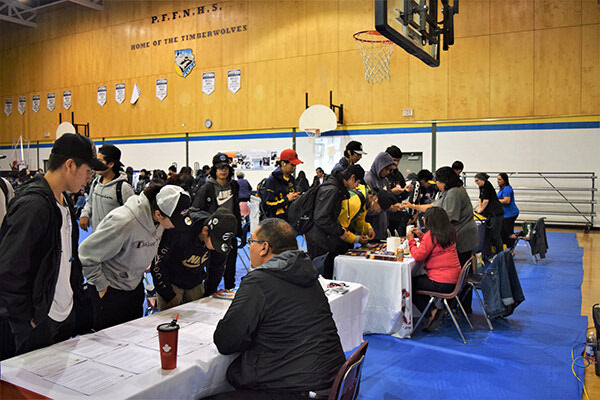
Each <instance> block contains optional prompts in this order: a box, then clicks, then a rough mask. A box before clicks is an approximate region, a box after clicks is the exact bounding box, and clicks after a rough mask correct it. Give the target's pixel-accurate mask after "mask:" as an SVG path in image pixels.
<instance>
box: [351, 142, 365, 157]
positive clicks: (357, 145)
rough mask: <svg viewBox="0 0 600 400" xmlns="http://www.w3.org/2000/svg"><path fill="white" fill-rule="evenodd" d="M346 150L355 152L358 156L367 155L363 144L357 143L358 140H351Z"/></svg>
mask: <svg viewBox="0 0 600 400" xmlns="http://www.w3.org/2000/svg"><path fill="white" fill-rule="evenodd" d="M346 150H348V151H353V152H355V153H356V154H362V155H365V154H367V153H365V152H364V151H363V147H362V143H361V142H357V141H356V140H351V141H350V142H348V144H347V145H346Z"/></svg>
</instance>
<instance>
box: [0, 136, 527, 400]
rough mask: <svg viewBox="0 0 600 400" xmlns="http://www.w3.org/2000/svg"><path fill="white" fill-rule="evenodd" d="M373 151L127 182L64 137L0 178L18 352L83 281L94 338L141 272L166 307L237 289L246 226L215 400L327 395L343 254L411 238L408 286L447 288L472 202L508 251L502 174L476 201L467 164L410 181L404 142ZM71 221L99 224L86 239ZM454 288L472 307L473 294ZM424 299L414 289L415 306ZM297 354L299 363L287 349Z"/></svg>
mask: <svg viewBox="0 0 600 400" xmlns="http://www.w3.org/2000/svg"><path fill="white" fill-rule="evenodd" d="M366 154H367V153H366V152H365V151H364V149H363V145H362V144H361V143H360V142H358V141H354V140H353V141H350V142H349V143H348V144H347V145H346V147H345V149H344V154H343V157H342V158H341V159H340V160H339V162H338V163H337V164H336V165H335V166H334V167H333V169H332V171H331V172H330V173H329V174H327V173H326V172H325V171H324V170H323V168H321V167H318V168H316V170H315V176H314V178H313V179H312V183H309V179H308V178H307V177H306V174H305V172H304V171H300V172H299V173H298V174H297V176H296V169H297V167H298V166H299V165H301V164H302V163H303V162H302V161H301V159H300V158H299V155H298V154H297V152H296V151H295V150H293V149H284V150H283V151H281V153H280V156H279V159H278V161H277V167H276V168H275V170H274V171H273V172H272V173H271V174H270V175H269V176H268V177H266V179H265V180H264V182H261V184H259V187H257V188H256V190H254V188H252V186H251V184H250V183H249V182H248V180H246V179H245V175H244V173H243V172H241V171H238V172H237V174H235V170H234V167H233V164H232V160H231V159H230V158H229V157H228V156H227V154H225V153H217V154H216V155H214V157H213V158H212V165H211V166H209V165H205V166H204V167H203V168H202V169H201V170H198V171H197V172H196V174H194V173H193V171H192V170H191V168H189V167H183V168H181V169H180V171H179V172H177V170H176V168H175V167H174V166H171V167H169V168H168V170H167V171H166V172H165V171H162V170H154V171H152V172H149V171H148V170H146V169H142V170H141V171H140V173H139V176H138V179H137V182H133V169H132V168H131V167H128V168H127V169H126V170H124V165H123V163H122V162H121V151H120V150H119V149H118V148H117V147H116V146H114V145H111V144H105V145H103V146H102V147H100V148H99V150H98V153H97V154H96V151H95V146H94V144H93V142H92V141H91V140H90V139H88V138H86V137H84V136H81V135H77V134H64V135H63V136H61V137H60V138H59V139H57V140H56V142H55V143H54V146H53V148H52V151H51V155H50V159H49V163H48V171H47V172H46V173H43V172H39V171H38V172H36V174H35V175H34V176H31V174H29V172H28V170H23V171H25V172H24V173H23V174H21V173H19V174H17V176H16V178H15V179H13V180H9V179H4V178H2V179H0V189H2V190H1V191H0V196H4V198H2V199H0V222H2V226H1V229H0V254H2V255H3V261H2V263H0V317H2V318H3V319H4V320H6V321H8V323H9V324H10V327H11V330H12V332H13V334H14V338H15V345H16V351H17V354H22V353H24V352H27V351H31V350H34V349H37V348H40V347H44V346H48V345H50V344H52V343H56V342H58V341H61V340H65V339H67V338H69V337H70V336H71V335H72V334H73V332H74V330H73V329H74V324H75V311H74V310H75V307H76V305H77V304H78V302H80V301H81V298H82V296H83V291H82V287H83V279H84V278H85V280H86V281H87V284H88V294H89V295H90V297H91V300H92V303H93V315H94V316H93V329H94V330H96V331H97V330H101V329H105V328H107V327H110V326H113V325H116V324H120V323H123V322H126V321H129V320H132V319H135V318H138V317H141V316H142V315H143V303H144V299H145V292H144V285H143V279H144V277H145V274H146V273H147V272H150V273H151V275H152V278H153V281H154V284H155V287H156V291H157V304H158V309H159V310H161V311H162V310H165V309H168V308H171V307H175V306H178V305H180V304H183V303H186V302H189V301H194V300H198V299H200V298H202V297H205V296H208V295H211V294H213V293H214V292H215V291H217V288H218V287H219V284H220V283H221V281H222V280H223V281H224V287H225V289H227V290H232V289H234V288H235V285H236V283H235V282H236V280H235V273H236V261H237V251H238V240H237V238H240V239H242V240H241V243H245V242H246V238H243V236H245V235H247V234H248V233H250V238H249V239H247V242H248V244H249V252H250V263H251V266H252V270H251V271H250V272H249V273H248V274H247V275H246V276H245V277H244V279H243V280H242V283H241V285H240V287H239V289H238V290H237V293H236V296H235V299H234V301H233V303H232V305H231V307H230V308H229V310H228V311H227V313H226V315H225V317H224V318H223V319H222V320H221V321H220V322H219V324H218V326H217V329H216V331H215V334H214V341H215V344H216V346H217V348H218V349H219V351H220V352H221V353H223V354H233V353H240V355H239V356H238V357H237V358H236V359H235V361H233V362H232V364H231V365H230V367H229V370H228V372H227V377H228V380H229V382H230V383H231V384H232V385H233V386H234V387H235V388H236V389H237V391H236V392H235V393H234V394H232V393H229V394H222V395H219V396H216V397H214V398H215V399H226V398H253V397H252V396H254V395H257V393H262V394H265V393H269V394H270V395H283V394H285V395H286V396H287V395H289V396H290V398H296V397H295V396H300V397H302V396H304V397H306V396H308V395H309V394H311V396H312V395H315V396H319V395H323V394H324V393H326V392H327V390H328V388H329V387H330V386H331V384H332V382H333V379H334V377H335V374H336V372H337V370H338V369H339V367H340V366H341V365H342V364H343V362H344V360H345V358H344V354H343V351H342V349H341V345H340V342H339V338H338V336H337V332H336V328H335V324H334V323H333V319H332V316H331V311H330V310H329V306H328V303H327V299H326V297H325V296H324V294H323V291H322V290H321V289H320V284H319V282H318V280H317V277H318V274H319V273H320V274H322V275H323V276H324V277H325V278H329V279H331V278H332V276H333V269H334V259H335V257H337V256H338V255H341V254H344V253H346V252H347V251H348V250H349V249H352V248H353V247H355V246H360V245H367V244H368V243H370V242H378V241H381V240H385V239H386V238H387V237H388V236H405V235H406V237H407V239H408V243H409V246H410V250H411V253H412V254H413V256H414V258H415V259H416V260H418V261H422V262H423V264H424V269H423V271H424V273H423V274H421V275H417V276H415V277H413V282H412V285H413V291H416V290H419V289H424V290H435V291H440V292H451V291H452V290H453V289H454V287H455V284H456V281H457V279H458V276H459V273H460V269H461V266H462V265H464V264H465V263H466V262H467V261H468V260H469V259H470V258H471V256H472V254H473V252H474V250H475V249H476V248H477V247H478V246H480V242H481V240H480V237H479V230H478V227H477V225H476V223H475V220H474V218H473V216H474V211H475V212H477V213H478V214H480V215H482V216H483V218H484V219H485V222H484V224H485V226H486V229H485V232H486V234H485V235H484V236H485V239H486V240H483V256H484V258H485V259H486V260H487V259H490V258H492V257H493V256H494V255H495V254H497V253H498V252H500V251H502V250H503V247H504V246H507V247H511V246H513V244H514V235H513V230H514V224H515V219H516V218H517V216H518V214H519V210H518V208H517V206H516V204H515V196H514V191H513V190H512V187H511V186H510V184H509V178H508V176H507V174H505V173H501V174H499V175H498V177H497V182H498V186H499V188H500V190H499V191H498V192H497V193H496V191H495V190H494V187H493V185H492V184H491V182H490V181H489V178H490V177H489V175H487V174H486V173H478V174H477V175H476V176H475V180H474V183H475V184H477V186H478V187H479V188H480V195H479V199H478V204H477V206H476V208H475V210H474V209H473V206H472V202H471V199H470V198H469V195H468V194H467V191H466V190H465V187H464V181H463V179H462V178H461V174H462V170H463V169H464V166H463V164H462V163H461V162H460V161H456V162H455V163H454V164H452V166H444V167H441V168H439V169H437V170H436V171H435V173H432V172H431V171H429V170H426V169H423V170H421V171H418V172H417V173H409V174H408V175H407V176H406V177H405V176H404V175H403V173H402V171H400V170H399V168H398V165H399V162H400V160H401V158H402V151H401V150H400V148H399V147H398V146H395V145H391V146H389V147H387V148H386V149H385V150H384V151H381V152H379V153H378V154H377V155H376V156H375V157H374V161H373V163H372V164H371V165H370V166H369V167H368V168H363V167H362V166H361V165H360V161H361V159H362V157H363V156H364V155H366ZM94 172H95V174H94ZM407 172H408V171H407ZM236 178H237V179H236ZM252 195H257V196H258V197H259V198H260V212H261V222H260V224H259V226H258V227H256V229H254V228H255V227H253V232H249V231H248V229H247V227H248V225H247V223H248V221H247V220H246V218H247V215H248V205H247V203H248V201H250V199H251V196H252ZM299 199H304V200H307V201H304V200H302V201H300V200H299ZM308 200H310V201H308ZM296 202H297V203H296ZM294 204H296V205H299V204H308V205H309V206H308V207H310V209H309V212H308V219H309V220H308V221H306V222H308V225H305V226H306V231H305V232H301V233H303V234H304V236H305V238H306V246H307V252H303V251H302V250H299V249H298V244H297V239H296V236H297V234H298V232H296V231H295V230H294V228H293V226H297V225H295V224H296V223H297V221H294V220H293V218H295V217H294V215H295V214H293V213H291V212H290V210H291V207H292V208H293V207H294V206H293V205H294ZM304 215H307V214H306V213H305V214H304ZM290 219H292V220H290ZM407 226H413V227H414V228H411V229H408V230H407ZM78 227H80V228H81V229H83V230H84V231H89V232H90V235H89V236H88V237H87V238H86V239H85V240H83V242H82V243H81V244H79V229H78ZM244 228H246V229H244ZM417 239H418V240H417ZM461 297H462V298H463V300H464V301H463V304H464V305H465V309H466V310H467V312H468V311H470V303H471V301H470V300H471V299H470V297H471V292H470V291H468V290H465V291H464V292H463V293H462V294H461ZM426 304H427V299H426V298H423V297H420V296H415V297H414V305H415V306H416V307H417V308H418V309H420V310H421V311H423V310H424V309H425V306H426ZM442 316H443V310H441V309H437V308H435V307H434V308H433V309H432V310H431V312H430V315H428V316H427V317H428V324H427V327H426V329H429V330H431V329H435V327H436V324H438V323H439V321H440V320H441V318H442ZM290 318H293V320H294V321H293V324H292V323H291V321H289V319H290ZM293 326H296V327H299V329H292V328H291V327H293ZM290 353H293V354H295V357H294V358H289V357H286V356H285V355H286V354H290ZM251 369H253V371H254V372H250V370H251ZM252 393H254V394H252ZM300 397H298V398H300ZM257 398H258V397H257ZM317 398H318V397H317Z"/></svg>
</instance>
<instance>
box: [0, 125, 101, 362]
mask: <svg viewBox="0 0 600 400" xmlns="http://www.w3.org/2000/svg"><path fill="white" fill-rule="evenodd" d="M107 168H108V167H107V166H106V165H105V164H103V163H102V162H100V161H99V160H98V159H97V158H96V147H95V146H94V143H93V142H92V141H91V140H90V139H88V138H87V137H85V136H82V135H78V134H72V133H66V134H64V135H62V136H61V137H60V138H58V139H57V140H56V142H54V146H53V147H52V152H51V153H50V159H49V165H48V172H47V173H46V174H45V175H36V176H35V177H34V178H33V179H31V180H30V181H28V182H26V183H24V184H23V185H22V186H21V187H20V188H19V190H18V191H17V195H16V197H15V198H14V199H13V201H12V202H11V203H10V205H9V208H8V213H7V214H6V218H5V219H4V222H3V223H2V228H1V229H0V254H2V262H1V263H0V316H2V317H4V318H6V319H7V320H8V322H9V324H10V327H11V330H12V332H13V334H14V337H15V345H16V352H17V354H22V353H26V352H28V351H32V350H35V349H39V348H41V347H46V346H49V345H51V344H53V343H56V342H59V341H62V340H65V339H68V338H69V337H71V334H72V333H73V329H74V327H75V312H74V311H73V310H74V309H75V304H74V303H75V302H76V301H77V300H79V299H80V298H81V296H82V295H83V291H82V284H83V276H82V272H81V263H80V261H79V256H78V252H77V248H78V247H77V246H78V241H79V229H78V226H77V220H76V219H75V211H74V209H73V204H71V201H70V199H69V196H68V195H67V194H66V192H67V191H69V192H72V193H73V192H78V191H79V190H81V189H82V188H85V186H86V185H87V184H88V183H89V181H90V180H91V177H92V170H93V169H95V170H97V171H104V170H106V169H107Z"/></svg>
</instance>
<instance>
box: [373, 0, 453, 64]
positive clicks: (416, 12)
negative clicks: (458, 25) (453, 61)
mask: <svg viewBox="0 0 600 400" xmlns="http://www.w3.org/2000/svg"><path fill="white" fill-rule="evenodd" d="M441 1H442V5H443V10H442V14H443V21H442V24H443V27H439V26H438V22H437V21H438V17H439V15H438V0H375V29H377V31H378V32H379V33H381V34H382V35H383V36H385V37H386V38H388V39H390V40H391V41H393V42H394V43H396V44H397V45H398V46H400V47H402V48H403V49H404V50H406V51H407V52H408V53H410V54H412V55H414V56H415V57H417V58H419V59H420V60H421V61H423V62H424V63H425V64H427V65H429V66H431V67H437V66H439V65H440V46H441V43H440V42H441V40H440V37H441V35H444V46H443V47H444V50H448V46H450V45H452V44H454V24H453V21H454V19H453V16H454V14H456V13H458V0H454V2H453V5H452V6H449V4H448V0H441Z"/></svg>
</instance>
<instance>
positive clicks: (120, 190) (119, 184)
mask: <svg viewBox="0 0 600 400" xmlns="http://www.w3.org/2000/svg"><path fill="white" fill-rule="evenodd" d="M99 180H100V178H98V179H94V183H92V189H94V190H95V189H96V185H97V184H98V181H99ZM123 182H125V181H119V182H117V201H118V202H119V205H120V206H122V205H123V204H124V203H123ZM138 183H139V182H138ZM91 191H92V190H91V189H90V192H91Z"/></svg>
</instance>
